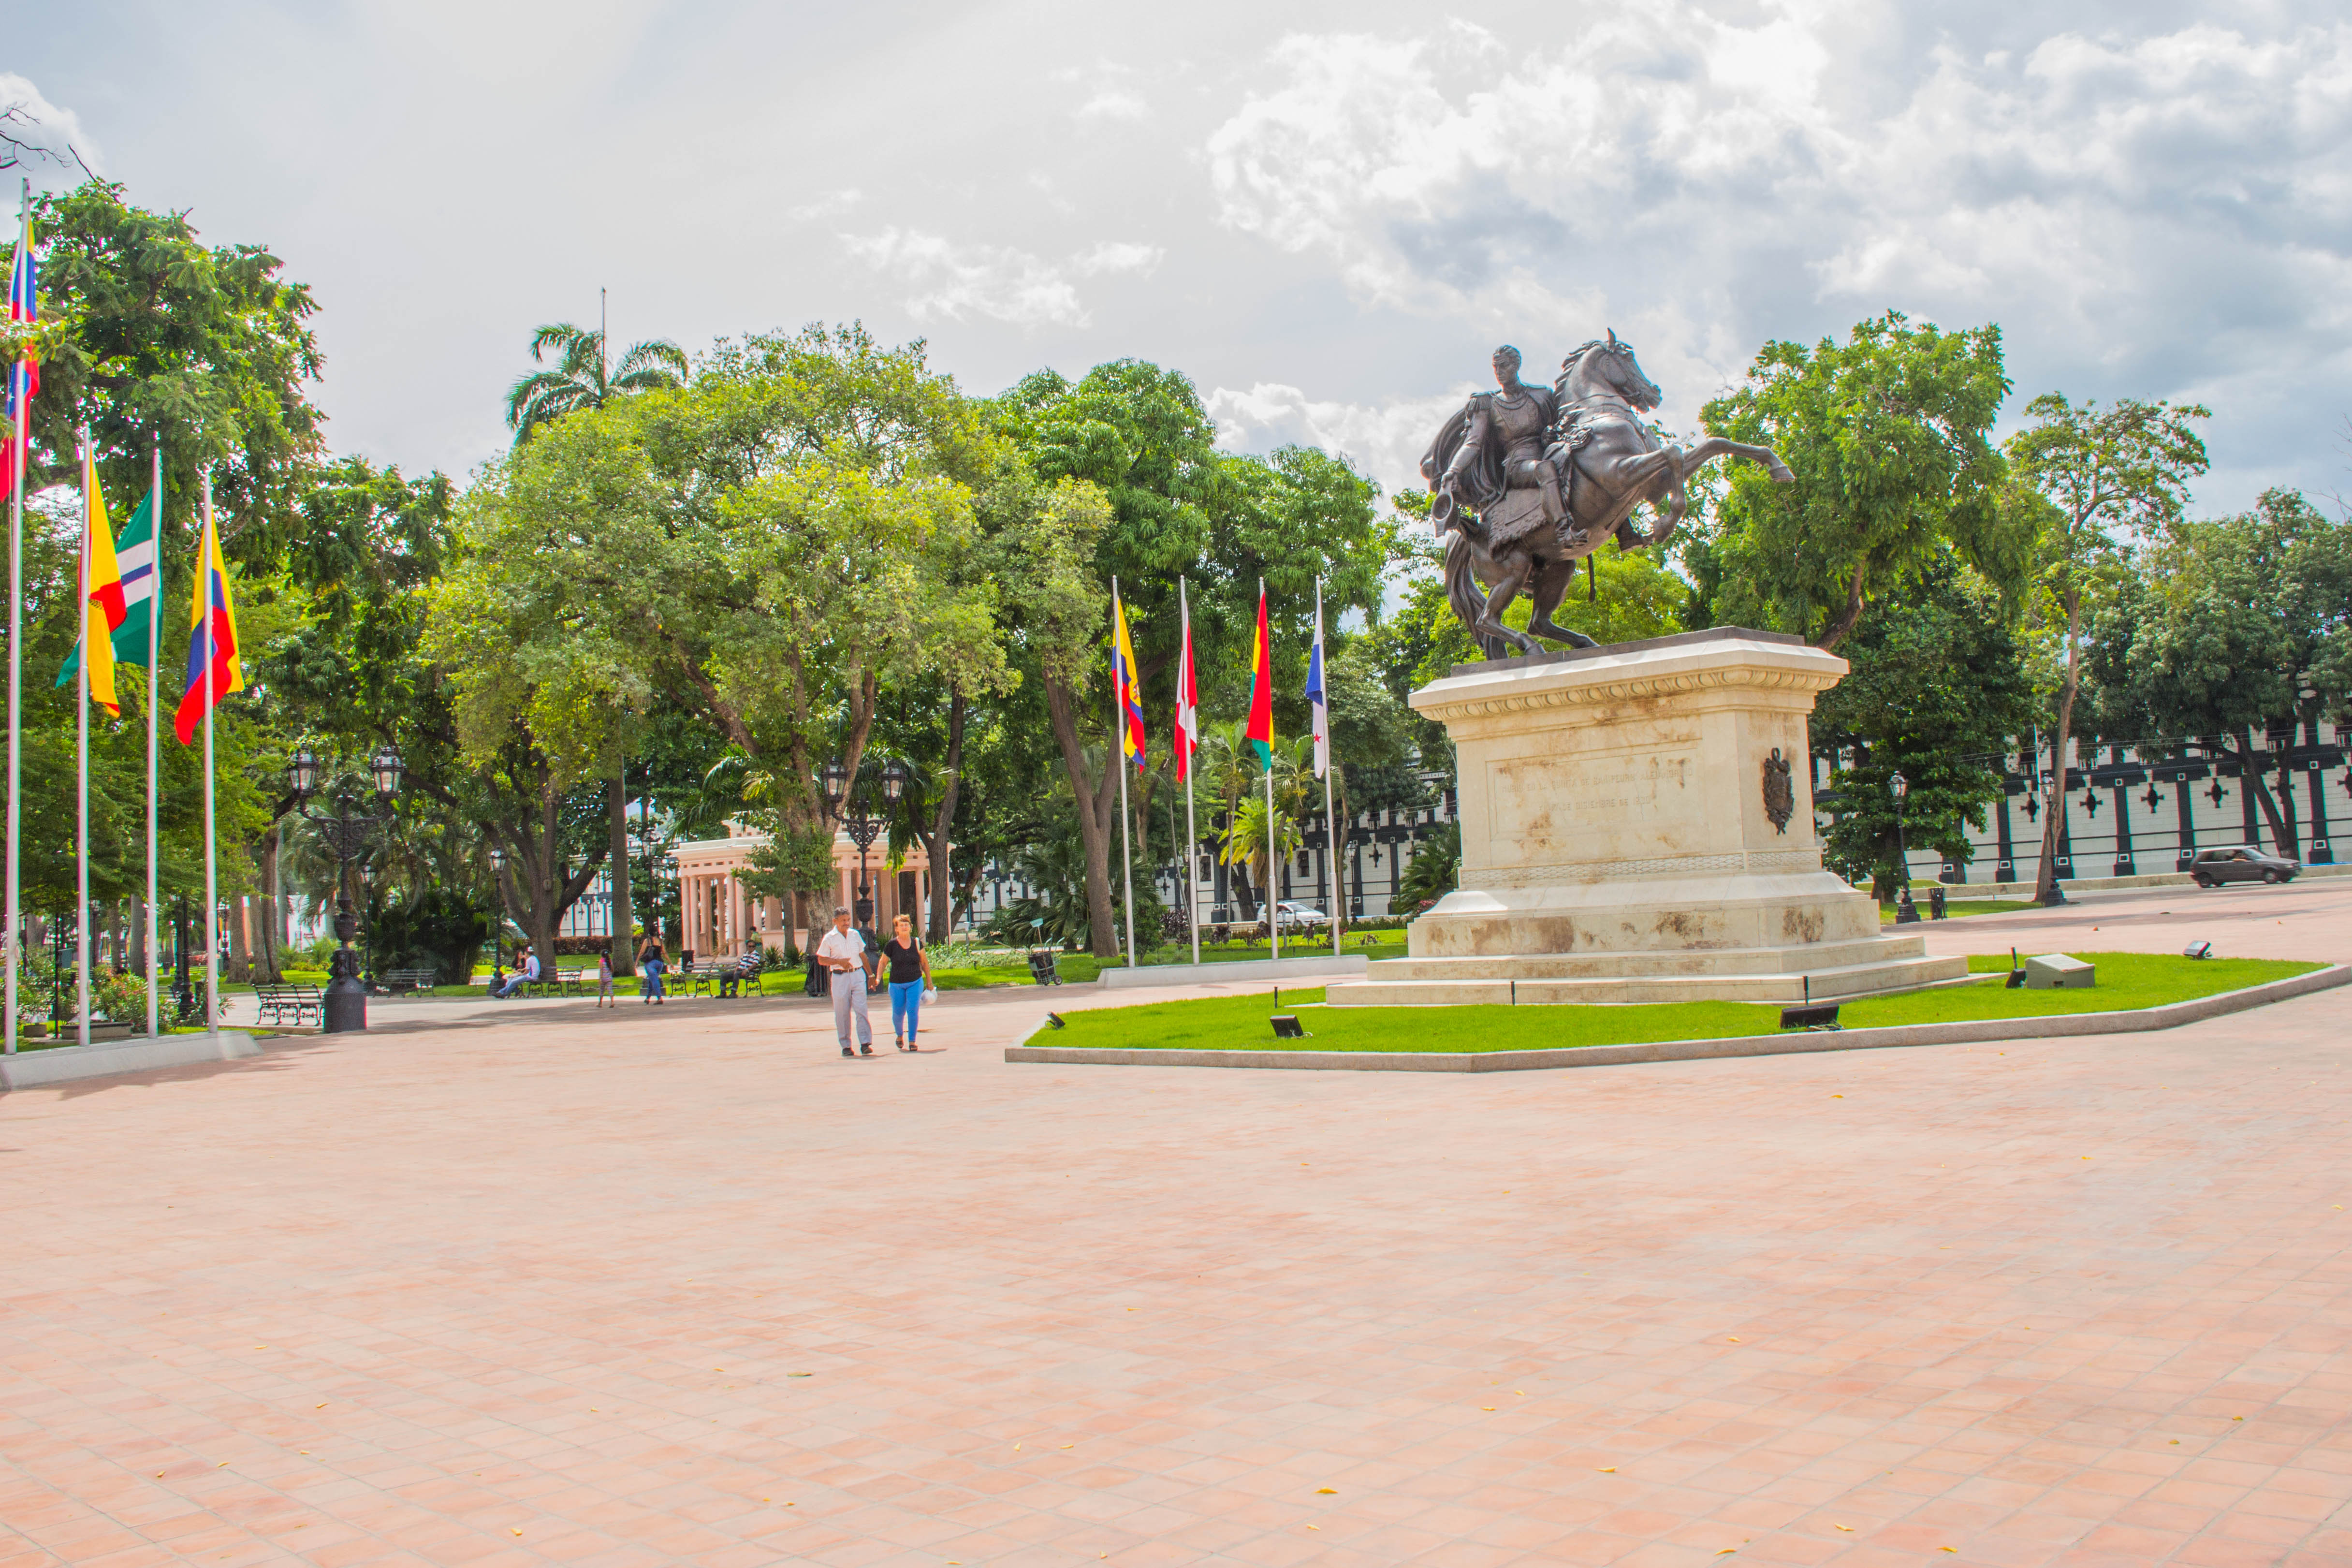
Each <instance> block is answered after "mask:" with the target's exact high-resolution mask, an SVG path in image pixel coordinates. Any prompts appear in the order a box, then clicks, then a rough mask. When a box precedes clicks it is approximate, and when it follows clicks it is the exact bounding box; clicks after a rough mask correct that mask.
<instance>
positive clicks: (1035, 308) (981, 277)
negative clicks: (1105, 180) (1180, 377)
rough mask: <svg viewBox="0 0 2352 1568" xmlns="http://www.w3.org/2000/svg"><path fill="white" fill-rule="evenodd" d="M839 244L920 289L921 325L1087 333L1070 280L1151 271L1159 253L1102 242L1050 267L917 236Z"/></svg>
mask: <svg viewBox="0 0 2352 1568" xmlns="http://www.w3.org/2000/svg"><path fill="white" fill-rule="evenodd" d="M842 243H843V244H844V245H845V246H846V247H848V249H849V253H850V254H851V255H852V256H854V257H856V258H857V259H859V260H861V261H864V262H866V264H867V265H869V266H871V267H872V268H874V269H875V270H877V272H882V273H886V274H888V275H890V276H892V277H896V278H898V279H902V280H904V281H906V282H909V283H913V284H915V285H917V286H918V288H919V292H917V293H915V294H913V295H911V296H909V297H908V299H907V300H906V308H907V310H908V314H910V315H912V316H914V317H915V318H916V319H917V320H919V321H927V320H930V319H932V318H935V317H940V316H947V317H951V318H955V319H958V320H961V319H962V318H964V317H966V316H969V315H980V316H988V317H992V318H993V319H994V320H996V321H1010V322H1013V324H1015V325H1018V326H1035V325H1039V324H1042V323H1045V322H1055V323H1058V324H1061V325H1066V326H1083V325H1084V324H1085V323H1086V321H1087V311H1086V308H1085V306H1084V305H1083V304H1082V303H1081V302H1080V300H1079V299H1078V291H1077V289H1076V287H1075V286H1074V285H1073V284H1072V283H1071V281H1070V279H1072V278H1074V277H1076V278H1092V277H1100V276H1106V275H1111V274H1117V273H1123V272H1148V271H1149V270H1150V268H1152V267H1154V266H1156V265H1158V263H1159V261H1160V254H1161V252H1160V247H1157V246H1150V245H1139V244H1136V243H1133V242H1131V241H1120V240H1102V241H1099V242H1097V244H1096V245H1094V246H1093V247H1090V248H1089V249H1087V250H1085V251H1081V252H1080V253H1078V254H1077V255H1076V256H1072V257H1069V258H1066V259H1065V260H1062V261H1059V262H1050V261H1046V260H1045V259H1043V258H1039V257H1037V256H1034V255H1033V254H1031V253H1030V252H1028V251H1025V250H1016V249H1013V248H1012V247H1008V246H996V245H958V244H956V243H954V242H953V241H951V240H949V239H946V238H944V237H941V236H939V235H936V234H926V233H923V232H921V231H920V230H918V229H902V228H898V227H891V228H886V229H884V230H883V231H882V232H881V233H879V234H874V235H863V236H861V235H844V236H842Z"/></svg>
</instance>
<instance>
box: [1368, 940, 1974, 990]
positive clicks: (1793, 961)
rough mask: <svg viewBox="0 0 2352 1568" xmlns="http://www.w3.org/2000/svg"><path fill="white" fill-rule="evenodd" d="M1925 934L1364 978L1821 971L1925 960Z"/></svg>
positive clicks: (1417, 968) (1460, 966) (1568, 956)
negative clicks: (1906, 960) (1923, 958)
mask: <svg viewBox="0 0 2352 1568" xmlns="http://www.w3.org/2000/svg"><path fill="white" fill-rule="evenodd" d="M1926 954H1927V939H1926V938H1924V937H1920V936H1914V935H1908V934H1906V935H1902V936H1871V937H1862V938H1859V939H1857V940H1855V941H1853V942H1814V943H1812V944H1811V945H1809V946H1805V947H1721V948H1675V949H1669V950H1666V951H1663V952H1659V951H1648V952H1537V953H1522V954H1502V953H1498V954H1477V955H1473V956H1465V957H1460V958H1382V959H1377V960H1375V961H1373V963H1370V965H1368V966H1367V967H1366V970H1365V973H1364V978H1365V979H1366V980H1376V981H1401V980H1519V981H1528V980H1616V979H1626V978H1631V977H1635V976H1641V977H1655V978H1660V979H1671V978H1674V977H1675V976H1678V975H1720V974H1787V975H1798V974H1807V973H1820V972H1822V971H1823V970H1830V969H1850V968H1853V967H1854V966H1856V965H1861V964H1873V963H1888V962H1890V961H1895V960H1901V959H1913V958H1920V957H1924V956H1926Z"/></svg>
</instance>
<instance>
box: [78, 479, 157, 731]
mask: <svg viewBox="0 0 2352 1568" xmlns="http://www.w3.org/2000/svg"><path fill="white" fill-rule="evenodd" d="M81 493H82V530H81V585H82V593H83V595H85V596H86V597H87V598H88V600H89V622H88V626H89V630H90V631H91V632H93V633H95V634H96V635H95V636H93V637H90V638H89V649H90V654H89V696H90V700H91V701H93V702H96V703H98V704H99V705H100V706H101V707H103V708H104V709H105V710H107V711H108V712H109V713H111V714H113V715H114V716H115V717H116V718H118V719H119V718H121V716H122V703H121V700H120V699H119V698H118V697H117V696H116V695H115V691H114V664H115V658H114V634H115V631H116V629H117V628H118V627H120V626H121V625H122V623H123V621H124V619H125V618H126V616H127V615H128V611H127V610H126V608H125V606H124V605H123V601H122V568H121V565H120V564H119V563H117V561H116V559H115V554H114V530H113V529H112V528H111V527H110V526H109V525H108V523H107V521H106V496H105V494H104V492H102V491H101V490H100V489H99V488H98V464H97V462H96V460H95V459H94V458H92V457H91V455H90V454H89V453H88V452H84V453H83V454H82V459H81ZM142 662H144V660H143V658H142ZM80 668H81V643H80V641H79V640H77V641H76V642H75V644H74V647H73V651H72V652H71V653H69V654H68V655H67V656H66V667H65V668H63V669H61V670H59V671H58V685H59V686H63V685H65V684H66V683H67V682H68V681H70V680H71V679H73V678H74V674H75V672H76V671H77V670H79V669H80Z"/></svg>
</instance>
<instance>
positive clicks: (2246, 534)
mask: <svg viewBox="0 0 2352 1568" xmlns="http://www.w3.org/2000/svg"><path fill="white" fill-rule="evenodd" d="M2135 567H2136V569H2135V570H2133V571H2131V572H2129V573H2127V574H2122V577H2123V580H2122V582H2121V584H2119V585H2118V587H2117V589H2116V592H2114V593H2113V594H2111V595H2109V602H2108V604H2106V605H2103V606H2101V614H2100V615H2099V616H2097V617H2096V619H2095V621H2094V623H2093V635H2092V637H2090V638H2089V639H2087V640H2088V641H2090V643H2091V647H2092V656H2093V657H2092V658H2091V660H2089V661H2088V662H2087V668H2090V669H2091V671H2092V674H2093V676H2094V678H2095V681H2096V685H2097V687H2098V688H2099V689H2101V690H2100V694H2101V698H2102V703H2101V705H2102V706H2103V707H2105V706H2108V705H2110V704H2113V703H2115V702H2116V694H2118V693H2119V694H2120V696H2121V698H2122V705H2123V706H2124V707H2125V708H2126V710H2128V711H2133V712H2136V713H2138V714H2144V715H2145V716H2146V719H2147V721H2148V722H2149V723H2150V724H2152V725H2153V726H2155V727H2156V728H2157V729H2158V731H2160V732H2164V733H2169V734H2173V735H2183V736H2197V737H2204V738H2207V739H2208V740H2209V741H2211V742H2217V743H2218V744H2219V745H2220V746H2221V750H2222V753H2223V754H2224V755H2226V756H2232V757H2234V758H2235V760H2236V761H2237V763H2238V764H2239V768H2240V781H2241V782H2240V785H2239V787H2240V788H2242V789H2244V790H2246V791H2248V792H2249V793H2250V794H2251V795H2252V797H2253V799H2254V801H2255V803H2256V805H2258V806H2259V808H2260V809H2261V811H2262V814H2263V819H2264V821H2265V822H2266V823H2267V824H2268V825H2269V826H2270V830H2271V834H2272V837H2273V839H2274V840H2275V841H2276V843H2277V844H2278V845H2279V846H2280V847H2281V848H2282V849H2283V850H2284V852H2285V853H2287V854H2290V855H2294V854H2299V853H2300V847H2299V842H2300V835H2299V832H2298V824H2297V822H2296V819H2295V816H2294V796H2293V795H2292V794H2291V793H2290V792H2288V791H2287V790H2286V789H2285V788H2284V784H2285V783H2286V775H2285V773H2284V767H2282V776H2281V777H2280V780H2279V784H2280V785H2281V786H2282V787H2280V788H2279V789H2278V790H2277V791H2275V792H2273V789H2272V787H2271V785H2270V784H2269V783H2268V782H2267V781H2266V780H2265V779H2264V778H2263V773H2262V770H2261V768H2260V767H2259V766H2258V765H2257V763H2256V758H2257V756H2258V754H2259V752H2260V750H2261V748H2260V747H2259V746H2258V744H2257V742H2256V736H2257V733H2258V732H2260V731H2265V730H2268V729H2269V728H2271V727H2273V726H2274V725H2291V724H2294V723H2295V722H2297V721H2301V722H2305V723H2312V722H2315V721H2317V720H2318V719H2319V718H2320V717H2321V716H2322V715H2324V714H2331V713H2332V714H2336V715H2338V716H2341V715H2342V713H2343V712H2344V710H2345V707H2346V704H2347V696H2352V523H2347V522H2345V521H2337V520H2335V519H2330V518H2328V517H2326V516H2325V515H2324V514H2322V513H2321V512H2320V511H2319V510H2317V509H2315V507H2313V506H2312V505H2311V504H2310V503H2309V502H2308V501H2307V500H2305V499H2304V498H2303V497H2302V496H2301V495H2298V494H2296V493H2294V492H2293V491H2291V490H2279V489H2273V490H2269V491H2266V492H2264V494H2263V497H2262V499H2261V500H2259V501H2257V502H2256V503H2255V505H2254V507H2253V509H2252V510H2250V511H2246V512H2242V513H2240V514H2238V515H2236V516H2234V517H2227V518H2221V519H2217V520H2214V521H2179V522H2175V523H2172V524H2170V525H2169V526H2168V527H2166V528H2165V529H2164V530H2163V531H2162V532H2161V533H2160V534H2159V535H2158V538H2157V539H2156V540H2155V542H2153V543H2151V544H2150V545H2148V546H2147V547H2146V548H2145V549H2144V550H2143V551H2142V552H2140V554H2139V556H2138V559H2137V562H2136V563H2135ZM2305 691H2308V692H2310V693H2311V694H2312V695H2311V696H2309V697H2308V698H2306V697H2305V696H2303V695H2302V694H2303V693H2304V692H2305ZM2282 761H2283V760H2282Z"/></svg>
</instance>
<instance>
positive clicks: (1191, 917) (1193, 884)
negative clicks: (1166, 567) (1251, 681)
mask: <svg viewBox="0 0 2352 1568" xmlns="http://www.w3.org/2000/svg"><path fill="white" fill-rule="evenodd" d="M1176 609H1177V613H1178V615H1179V616H1181V618H1182V620H1183V623H1184V663H1183V667H1182V668H1180V669H1178V670H1177V672H1176V679H1177V681H1178V683H1179V689H1178V691H1177V693H1176V706H1177V707H1178V708H1179V709H1180V710H1181V709H1183V708H1184V700H1185V699H1186V698H1188V697H1191V696H1192V684H1191V682H1192V605H1191V603H1190V602H1189V601H1188V600H1187V599H1186V598H1185V596H1184V579H1183V578H1181V577H1179V578H1177V579H1176ZM1200 721H1201V716H1200V714H1199V713H1198V712H1197V711H1194V712H1191V713H1190V717H1189V719H1188V721H1187V725H1186V728H1185V731H1184V732H1183V733H1182V734H1181V735H1179V736H1177V737H1176V743H1177V744H1178V745H1180V746H1181V747H1183V748H1184V757H1183V762H1184V919H1185V920H1186V921H1188V922H1190V923H1191V925H1192V962H1193V963H1200V962H1201V884H1200V880H1199V879H1198V878H1196V877H1194V876H1193V875H1192V857H1193V856H1194V855H1196V854H1198V853H1199V852H1200V851H1199V846H1200V843H1201V835H1200V833H1199V831H1198V830H1197V829H1196V828H1194V827H1193V826H1192V759H1193V757H1194V755H1196V752H1195V751H1194V749H1193V745H1192V729H1191V725H1192V724H1198V723H1199V722H1200Z"/></svg>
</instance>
